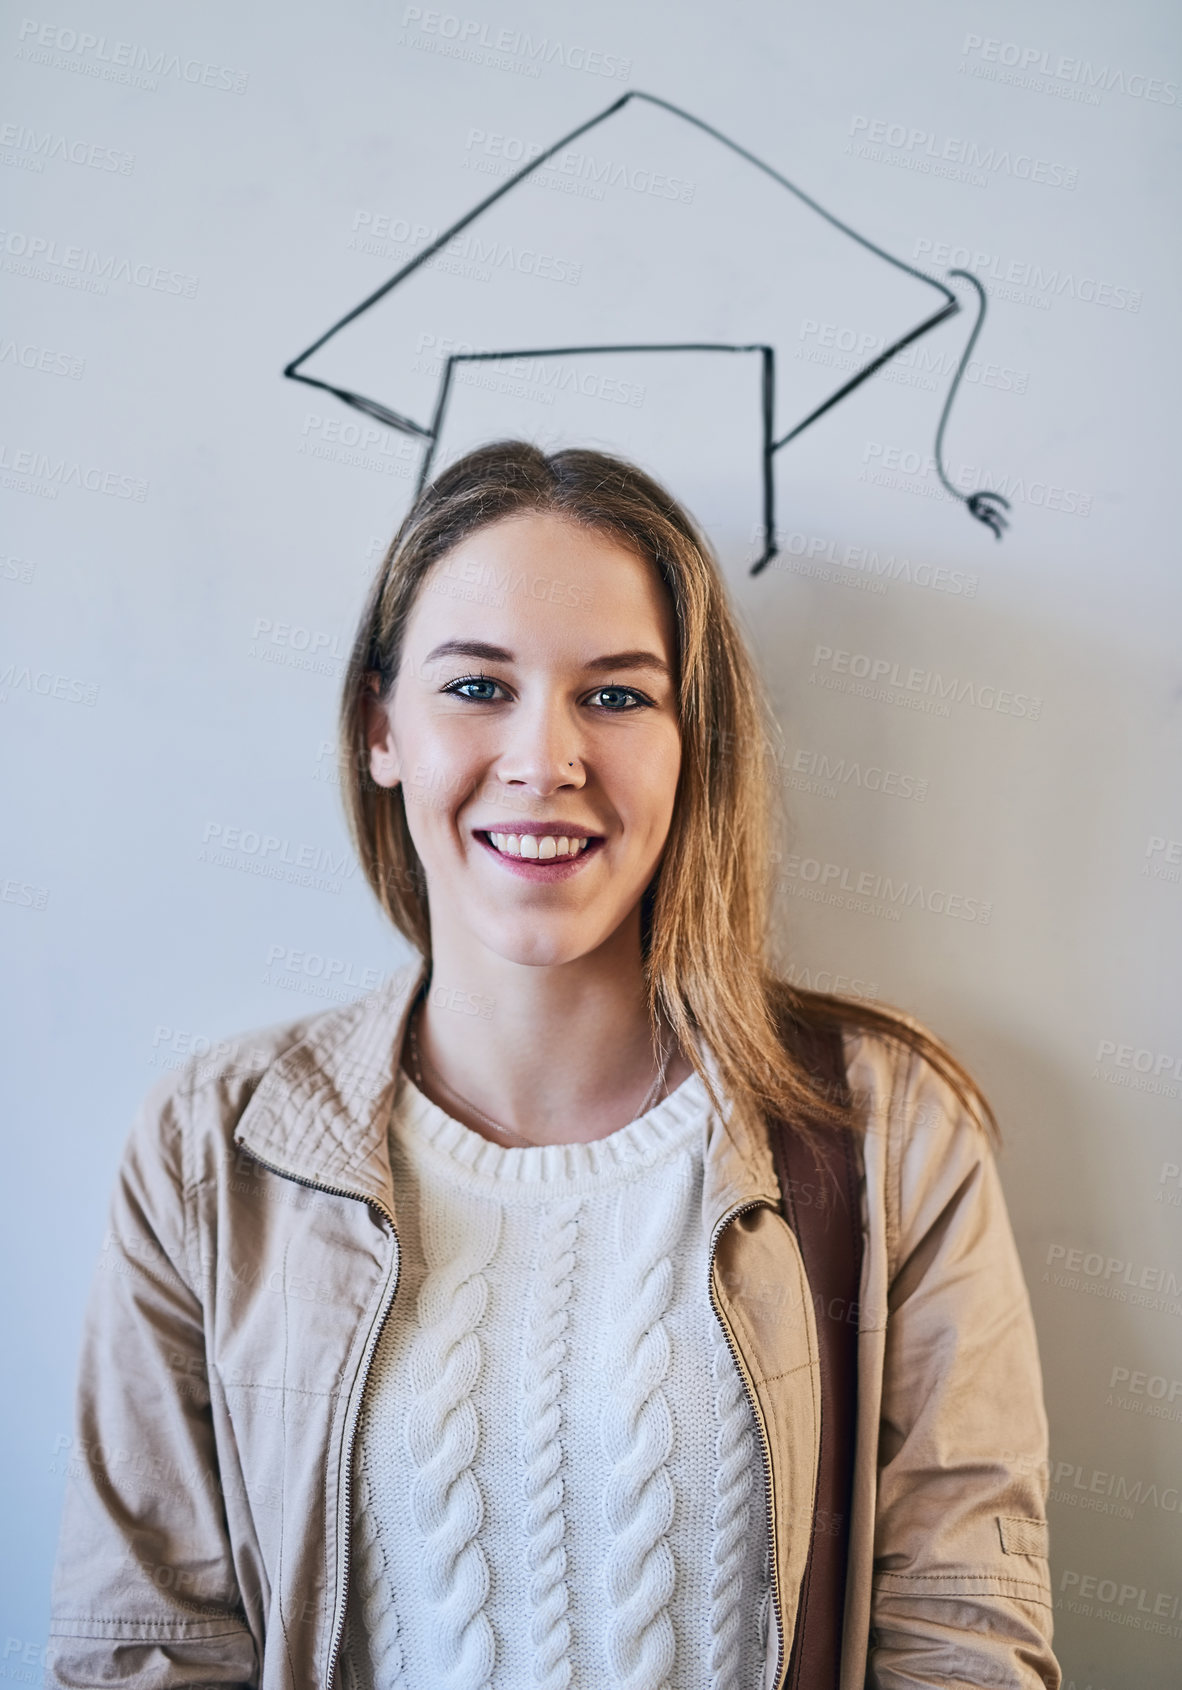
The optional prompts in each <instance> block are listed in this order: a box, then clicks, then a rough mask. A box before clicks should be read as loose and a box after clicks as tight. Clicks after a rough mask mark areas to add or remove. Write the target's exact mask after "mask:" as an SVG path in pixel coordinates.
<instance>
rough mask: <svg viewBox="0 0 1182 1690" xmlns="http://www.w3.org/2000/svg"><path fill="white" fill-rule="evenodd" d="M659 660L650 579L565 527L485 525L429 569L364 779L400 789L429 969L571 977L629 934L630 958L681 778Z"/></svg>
mask: <svg viewBox="0 0 1182 1690" xmlns="http://www.w3.org/2000/svg"><path fill="white" fill-rule="evenodd" d="M675 650H676V648H675V626H674V620H673V610H672V606H671V605H670V603H669V600H668V597H667V594H666V591H665V589H664V587H663V585H662V583H661V582H660V580H659V578H658V576H657V572H656V570H655V569H654V567H653V566H652V564H651V563H649V562H648V561H646V560H645V559H642V558H640V557H638V556H637V555H636V554H635V553H634V552H632V551H631V550H629V549H628V548H627V547H626V546H624V545H623V544H622V543H620V542H619V541H617V540H615V539H613V538H611V537H609V536H608V535H606V534H603V533H599V532H596V531H594V530H592V529H588V528H583V527H581V526H579V525H577V524H575V523H573V522H570V521H568V520H566V519H565V518H562V517H558V516H554V515H550V514H542V513H538V512H530V513H528V514H524V515H520V516H513V517H507V518H504V519H502V520H500V521H498V522H495V523H492V524H490V525H489V526H487V527H484V528H481V529H479V530H477V532H476V533H474V534H471V535H469V536H468V537H467V538H466V539H465V540H463V541H461V542H460V543H459V544H458V545H457V546H455V547H454V548H453V549H452V550H451V551H450V552H449V553H447V555H446V556H444V557H442V558H440V559H439V560H437V562H436V563H435V564H434V565H433V566H432V568H431V570H430V571H429V572H428V574H427V576H426V578H425V579H424V581H423V583H422V586H421V588H420V590H419V594H418V598H417V600H416V601H415V605H414V608H413V610H412V612H411V615H410V619H409V622H408V625H407V629H406V635H405V641H404V646H403V653H402V661H401V666H400V669H399V673H398V678H397V681H396V683H395V686H394V691H393V694H392V696H391V698H390V699H389V701H388V703H387V704H386V705H384V706H383V705H381V704H379V703H378V702H377V701H376V700H375V701H374V704H373V705H372V707H371V711H370V717H371V725H370V769H371V772H372V774H373V778H374V779H375V781H377V782H378V783H379V784H380V785H382V786H394V785H396V784H397V783H398V782H401V783H402V788H403V793H404V797H405V800H406V816H407V823H408V826H409V828H410V834H411V838H412V839H413V840H414V844H415V848H416V850H417V851H418V854H419V857H420V859H421V860H422V863H423V867H424V870H425V872H426V876H427V890H428V897H429V900H430V907H431V938H432V947H433V949H434V950H435V951H436V953H437V954H440V953H442V951H443V948H444V946H445V945H446V947H447V950H448V953H449V955H450V956H451V957H452V958H455V957H456V953H457V950H458V951H459V952H461V953H462V952H463V951H464V950H465V949H466V948H467V949H470V947H471V945H472V942H473V941H476V942H477V943H478V944H480V945H483V946H485V947H487V949H489V950H490V951H492V952H494V953H496V954H497V955H499V956H501V957H504V958H506V959H508V960H510V961H513V962H517V963H525V964H530V965H534V966H538V965H548V964H557V963H564V962H570V961H572V960H574V959H575V958H578V957H581V956H585V955H587V954H588V953H590V952H592V951H594V950H596V949H597V948H598V947H599V946H601V945H603V944H604V943H605V941H607V940H608V939H610V938H611V937H612V935H613V934H617V933H620V938H621V939H623V938H625V937H628V938H629V939H631V934H625V933H621V932H620V930H621V928H622V927H623V924H624V923H625V922H628V921H629V920H631V921H632V922H633V923H634V924H635V936H636V938H637V940H638V938H639V931H640V929H639V900H640V897H641V894H642V893H643V891H644V889H645V887H646V886H647V885H648V883H649V881H650V880H651V878H652V876H653V873H654V871H655V869H656V867H657V863H658V861H659V859H660V856H661V851H662V848H663V847H664V844H665V840H666V837H667V835H668V832H669V824H670V820H671V817H672V814H673V802H674V794H675V792H676V789H677V779H678V773H679V770H680V766H681V735H680V731H679V727H678V716H677V700H676V678H675V662H676V655H675ZM539 830H540V831H539ZM494 834H495V835H496V836H497V838H496V840H495V841H494V839H493V837H492V836H493V835H494ZM513 835H516V839H514V838H512V837H510V836H513ZM523 836H524V837H525V838H526V840H527V843H526V845H525V847H524V849H525V851H526V852H532V851H533V850H534V848H535V846H536V849H537V851H538V856H537V857H533V856H530V855H526V856H522V855H517V854H515V853H517V852H520V851H521V850H522V845H521V839H522V837H523ZM584 837H588V843H587V844H586V845H584V844H583V838H584ZM547 839H553V840H555V841H556V843H555V844H554V845H551V844H549V843H547ZM563 840H569V841H570V846H569V850H568V848H567V847H566V846H565V845H564V844H563V843H562V841H563ZM498 847H499V848H498ZM576 852H577V853H578V854H577V855H575V853H576ZM551 853H553V854H551Z"/></svg>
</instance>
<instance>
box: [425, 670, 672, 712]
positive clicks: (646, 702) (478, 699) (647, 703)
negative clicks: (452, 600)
mask: <svg viewBox="0 0 1182 1690" xmlns="http://www.w3.org/2000/svg"><path fill="white" fill-rule="evenodd" d="M500 686H501V683H500V681H496V680H494V679H493V677H492V676H491V675H462V676H461V677H460V679H459V680H458V681H449V682H448V684H447V686H445V687H444V688H443V691H444V692H449V693H451V694H453V696H454V697H456V698H466V699H469V700H470V701H471V703H473V704H495V703H496V699H495V697H494V696H493V695H492V694H491V693H490V692H483V693H481V692H468V691H467V690H466V689H467V688H468V687H486V688H487V687H492V688H496V687H500ZM502 690H504V689H503V688H502ZM591 696H592V698H605V697H606V698H608V699H615V700H622V701H624V702H617V703H608V704H605V705H601V706H600V708H601V709H602V710H603V711H604V712H605V713H606V714H607V715H611V716H626V715H628V714H630V713H631V711H633V710H641V709H646V708H649V707H651V705H652V700H651V699H650V698H646V697H645V695H644V694H643V693H642V692H637V690H636V688H635V687H596V689H595V691H594V692H593V693H592V694H591ZM628 700H631V702H630V703H629V702H627V701H628Z"/></svg>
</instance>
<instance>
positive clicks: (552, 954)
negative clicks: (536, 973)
mask: <svg viewBox="0 0 1182 1690" xmlns="http://www.w3.org/2000/svg"><path fill="white" fill-rule="evenodd" d="M481 937H482V939H483V942H484V944H485V945H486V946H487V947H488V949H489V950H490V951H494V952H495V953H496V955H497V956H501V957H504V959H505V961H506V962H515V963H517V964H518V965H519V966H520V967H522V968H557V967H560V966H561V965H562V964H563V963H567V962H577V961H578V959H579V958H580V957H583V956H586V955H587V954H588V952H590V951H593V950H595V949H596V947H597V946H598V945H600V944H602V942H603V938H604V935H603V934H600V933H594V934H590V935H589V934H587V933H586V932H580V931H578V930H576V929H575V928H574V927H573V925H567V924H563V923H558V922H556V923H554V924H553V926H550V925H549V924H548V923H544V922H542V923H539V924H538V925H537V926H535V927H534V928H532V930H530V931H528V932H526V931H523V929H522V926H521V925H517V924H514V925H513V926H506V927H503V928H502V927H499V926H498V927H497V928H496V929H494V930H493V931H492V932H486V933H484V934H482V935H481Z"/></svg>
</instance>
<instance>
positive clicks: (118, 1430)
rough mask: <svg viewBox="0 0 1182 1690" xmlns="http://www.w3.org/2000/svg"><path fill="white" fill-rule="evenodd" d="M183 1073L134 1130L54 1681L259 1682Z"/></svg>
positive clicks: (64, 1559)
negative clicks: (224, 1452)
mask: <svg viewBox="0 0 1182 1690" xmlns="http://www.w3.org/2000/svg"><path fill="white" fill-rule="evenodd" d="M185 1101H186V1100H185V1097H184V1092H183V1083H178V1079H177V1078H176V1077H175V1076H169V1077H168V1078H167V1079H165V1080H162V1081H161V1082H160V1083H159V1084H158V1085H157V1086H155V1087H153V1089H152V1091H151V1092H149V1094H148V1096H147V1099H146V1100H145V1102H144V1104H143V1106H142V1108H141V1110H140V1111H139V1114H138V1116H137V1118H136V1121H135V1124H134V1125H133V1127H132V1130H131V1133H130V1135H129V1137H128V1140H127V1143H126V1146H125V1149H124V1152H123V1158H122V1162H121V1165H120V1168H119V1173H118V1178H117V1180H116V1184H115V1190H114V1194H113V1196H112V1199H111V1202H110V1208H109V1225H108V1228H107V1233H106V1237H105V1238H104V1241H103V1246H102V1250H101V1253H100V1257H99V1261H98V1264H97V1267H96V1269H95V1273H94V1279H93V1283H92V1286H91V1291H90V1298H89V1303H88V1306H87V1311H86V1317H85V1323H84V1331H83V1342H82V1352H81V1359H80V1366H79V1374H78V1386H77V1396H76V1408H75V1418H74V1435H73V1441H72V1447H71V1448H70V1451H69V1459H68V1474H67V1483H66V1494H65V1501H64V1505H63V1513H62V1520H61V1530H60V1537H59V1543H58V1552H57V1561H56V1566H55V1569H54V1580H53V1596H52V1609H51V1619H50V1631H49V1649H48V1663H47V1676H46V1681H45V1682H46V1690H84V1687H86V1690H90V1687H93V1686H98V1685H105V1686H118V1685H128V1686H130V1685H134V1686H135V1690H173V1687H176V1686H182V1685H189V1686H195V1685H202V1686H205V1685H215V1684H216V1685H237V1686H246V1685H251V1684H254V1683H255V1682H256V1680H257V1665H258V1663H257V1658H256V1657H257V1651H256V1647H255V1643H254V1639H253V1637H252V1634H251V1632H250V1630H249V1628H248V1626H247V1624H246V1622H245V1617H244V1611H243V1605H242V1601H241V1595H240V1592H239V1590H238V1587H237V1584H236V1581H235V1575H234V1568H233V1559H232V1555H231V1549H230V1544H229V1542H228V1536H227V1530H226V1524H225V1510H224V1506H223V1502H222V1495H221V1490H220V1487H219V1477H218V1467H217V1455H216V1449H215V1441H214V1432H213V1425H212V1420H211V1416H210V1406H209V1392H208V1386H207V1374H206V1349H205V1330H204V1324H203V1308H202V1303H201V1299H200V1296H199V1294H198V1291H197V1290H196V1289H195V1287H198V1286H200V1284H201V1277H200V1271H199V1265H198V1263H197V1261H196V1260H195V1254H196V1252H195V1246H194V1243H193V1230H192V1227H191V1225H190V1224H189V1216H188V1211H187V1203H188V1200H189V1197H190V1195H191V1193H190V1192H189V1191H188V1190H187V1187H186V1179H185V1139H184V1132H183V1121H184V1114H185Z"/></svg>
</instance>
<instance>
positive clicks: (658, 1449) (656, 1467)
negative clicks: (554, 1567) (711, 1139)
mask: <svg viewBox="0 0 1182 1690" xmlns="http://www.w3.org/2000/svg"><path fill="white" fill-rule="evenodd" d="M690 1183H691V1167H690V1159H689V1157H688V1156H684V1155H683V1156H679V1157H678V1158H677V1159H676V1161H675V1162H674V1163H673V1164H672V1165H671V1166H670V1168H669V1169H668V1170H667V1172H666V1175H665V1180H664V1182H663V1184H662V1188H661V1191H660V1192H659V1193H657V1194H652V1195H648V1196H645V1194H644V1193H641V1196H642V1197H643V1198H644V1201H643V1202H637V1201H636V1193H635V1192H633V1191H624V1192H622V1193H621V1194H620V1200H619V1203H618V1204H617V1207H616V1247H617V1249H618V1251H619V1261H620V1270H621V1271H620V1274H619V1278H618V1281H617V1294H616V1296H615V1298H614V1299H613V1302H614V1308H613V1311H612V1313H613V1322H614V1323H618V1326H617V1327H616V1330H617V1331H618V1338H619V1344H620V1356H619V1361H618V1364H617V1368H616V1370H615V1372H614V1373H613V1374H612V1375H611V1376H610V1377H609V1380H608V1386H609V1390H608V1395H607V1399H606V1401H605V1403H604V1412H603V1444H604V1449H605V1450H606V1452H607V1454H608V1456H609V1457H610V1458H611V1460H612V1462H613V1463H614V1467H613V1471H612V1474H611V1477H610V1478H609V1480H608V1483H607V1490H606V1492H605V1495H604V1512H605V1513H606V1515H607V1518H608V1522H609V1524H610V1525H611V1527H612V1529H613V1531H614V1532H615V1534H616V1541H615V1544H614V1546H613V1549H612V1553H611V1555H610V1556H609V1558H608V1563H607V1567H606V1569H605V1578H606V1584H607V1595H608V1601H609V1603H610V1605H611V1609H612V1619H611V1621H610V1623H609V1625H608V1632H607V1659H608V1666H609V1668H610V1670H611V1674H612V1678H613V1681H614V1682H615V1683H616V1684H618V1685H620V1686H622V1687H623V1690H658V1687H659V1686H661V1685H664V1684H666V1683H667V1682H668V1680H669V1677H670V1675H671V1673H672V1671H673V1644H674V1640H673V1625H672V1622H671V1620H670V1618H669V1615H668V1613H667V1612H666V1609H667V1607H668V1603H669V1598H670V1596H671V1595H672V1594H673V1578H674V1567H673V1556H672V1553H671V1551H670V1548H669V1542H668V1534H669V1528H670V1526H671V1525H672V1524H673V1485H672V1483H671V1481H670V1478H669V1474H668V1472H667V1470H666V1466H665V1464H666V1462H667V1461H668V1459H669V1456H670V1453H671V1451H672V1448H673V1419H672V1415H671V1414H670V1410H669V1403H668V1401H667V1399H666V1397H665V1393H664V1392H663V1391H662V1389H661V1384H662V1381H663V1380H664V1378H665V1375H666V1373H667V1372H668V1369H669V1336H668V1333H667V1332H666V1330H665V1327H664V1325H663V1323H662V1316H663V1315H664V1314H665V1312H666V1310H667V1309H668V1307H669V1302H670V1298H671V1296H672V1293H673V1260H672V1252H673V1249H674V1246H675V1245H676V1243H677V1240H678V1238H679V1237H680V1235H681V1232H682V1229H683V1227H684V1224H685V1215H686V1209H687V1207H688V1204H689V1195H690ZM654 1197H655V1200H654Z"/></svg>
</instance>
